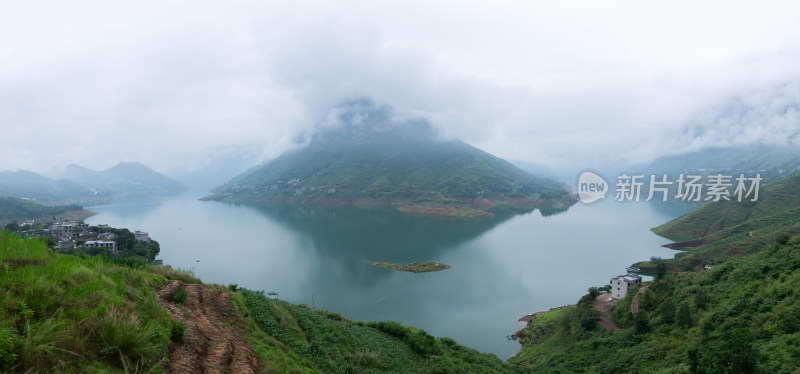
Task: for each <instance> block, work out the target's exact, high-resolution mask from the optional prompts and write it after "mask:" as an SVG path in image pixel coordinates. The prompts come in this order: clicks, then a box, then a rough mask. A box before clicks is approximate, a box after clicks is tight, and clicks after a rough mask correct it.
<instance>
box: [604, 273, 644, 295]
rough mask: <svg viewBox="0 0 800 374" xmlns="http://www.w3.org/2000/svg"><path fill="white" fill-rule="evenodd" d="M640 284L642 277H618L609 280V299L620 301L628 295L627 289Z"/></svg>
mask: <svg viewBox="0 0 800 374" xmlns="http://www.w3.org/2000/svg"><path fill="white" fill-rule="evenodd" d="M640 283H642V277H640V276H638V275H618V276H617V277H615V278H611V297H613V298H615V299H621V298H623V297H625V295H627V294H628V288H630V287H632V286H633V285H636V284H640Z"/></svg>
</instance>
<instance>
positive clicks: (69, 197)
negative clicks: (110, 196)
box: [0, 170, 107, 205]
mask: <svg viewBox="0 0 800 374" xmlns="http://www.w3.org/2000/svg"><path fill="white" fill-rule="evenodd" d="M0 196H13V197H18V198H30V199H34V200H36V201H39V202H42V203H47V204H58V205H63V204H74V203H77V202H103V201H105V200H106V199H107V196H106V195H104V194H102V193H99V192H97V191H92V190H90V189H89V188H87V187H86V186H82V185H80V184H78V183H74V182H71V181H68V180H63V179H61V180H54V179H50V178H47V177H45V176H42V175H39V174H37V173H34V172H31V171H25V170H20V171H14V172H11V171H4V172H0Z"/></svg>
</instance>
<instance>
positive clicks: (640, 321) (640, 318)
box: [633, 310, 650, 334]
mask: <svg viewBox="0 0 800 374" xmlns="http://www.w3.org/2000/svg"><path fill="white" fill-rule="evenodd" d="M649 322H650V315H648V314H647V311H645V310H639V311H638V312H636V314H635V315H634V316H633V327H634V329H635V330H636V333H637V334H644V333H646V332H647V331H648V330H649V329H650V326H649Z"/></svg>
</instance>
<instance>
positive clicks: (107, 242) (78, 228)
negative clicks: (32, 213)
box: [22, 218, 150, 254]
mask: <svg viewBox="0 0 800 374" xmlns="http://www.w3.org/2000/svg"><path fill="white" fill-rule="evenodd" d="M39 222H42V221H41V220H40V221H39ZM35 223H36V221H33V220H31V221H25V222H24V223H23V224H22V226H27V225H30V226H33V225H34V224H35ZM47 223H50V225H49V226H48V227H46V228H44V229H42V230H40V231H37V232H28V233H29V234H32V235H38V236H44V237H49V238H52V239H53V240H55V241H56V245H55V248H58V249H72V248H80V247H83V248H105V249H107V250H108V252H109V253H111V254H117V253H118V250H117V241H116V239H117V235H116V234H114V233H112V232H101V233H96V232H95V231H94V230H92V229H91V227H90V226H89V225H88V224H86V223H83V222H77V221H65V220H63V219H60V218H59V219H53V220H52V221H49V222H47ZM97 227H98V228H100V229H101V230H100V231H102V229H108V228H109V226H108V224H98V225H97ZM134 238H135V239H136V240H137V241H140V242H146V243H150V235H149V234H148V233H146V232H144V231H136V232H134Z"/></svg>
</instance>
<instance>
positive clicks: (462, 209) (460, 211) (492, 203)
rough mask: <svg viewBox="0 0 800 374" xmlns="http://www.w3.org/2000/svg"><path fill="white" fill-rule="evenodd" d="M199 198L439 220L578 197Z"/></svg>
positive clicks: (561, 205)
mask: <svg viewBox="0 0 800 374" xmlns="http://www.w3.org/2000/svg"><path fill="white" fill-rule="evenodd" d="M199 200H200V201H220V202H228V203H234V204H252V203H256V204H258V203H269V204H308V205H321V206H341V205H352V206H355V207H359V208H376V207H384V206H388V207H392V208H394V209H397V210H398V211H400V212H403V213H406V214H409V215H412V216H420V217H431V218H439V219H486V218H491V217H494V216H495V214H509V213H511V214H513V213H528V212H531V211H533V210H535V209H538V210H540V211H541V212H542V215H551V214H556V213H559V212H563V211H566V210H567V209H569V207H570V206H572V205H574V204H575V203H576V202H577V201H578V200H577V198H576V197H575V196H573V195H570V194H565V195H562V196H560V197H558V198H552V199H551V198H543V197H541V196H539V195H538V194H533V195H530V196H525V197H508V196H503V197H495V198H486V197H483V196H479V197H476V198H447V197H441V198H436V199H431V198H427V197H365V198H356V197H348V196H340V197H329V196H324V197H323V196H306V197H303V196H291V197H288V196H271V195H257V194H252V195H245V196H241V195H235V196H234V195H219V194H218V195H211V196H206V197H202V198H200V199H199Z"/></svg>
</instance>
